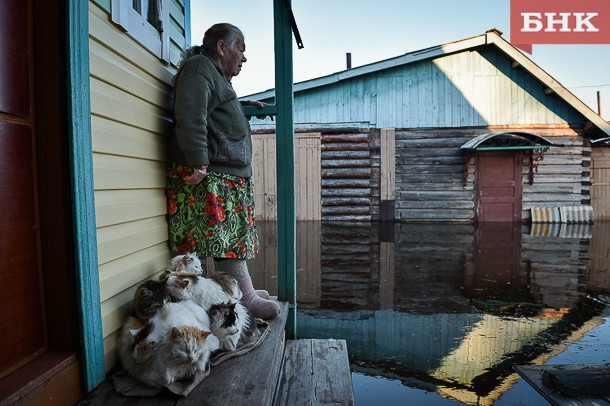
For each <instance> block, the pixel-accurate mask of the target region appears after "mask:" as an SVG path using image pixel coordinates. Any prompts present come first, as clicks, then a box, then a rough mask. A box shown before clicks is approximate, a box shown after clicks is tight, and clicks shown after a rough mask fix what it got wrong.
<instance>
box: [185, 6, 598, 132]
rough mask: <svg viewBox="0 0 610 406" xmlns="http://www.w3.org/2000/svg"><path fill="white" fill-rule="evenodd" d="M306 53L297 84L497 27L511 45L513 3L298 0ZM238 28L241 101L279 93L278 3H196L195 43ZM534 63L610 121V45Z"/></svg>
mask: <svg viewBox="0 0 610 406" xmlns="http://www.w3.org/2000/svg"><path fill="white" fill-rule="evenodd" d="M292 8H293V12H294V16H295V20H296V23H297V26H298V29H299V32H300V34H301V39H302V41H303V45H304V48H302V49H298V48H297V46H296V43H295V42H294V37H293V55H294V56H293V65H294V82H295V83H298V82H302V81H305V80H309V79H314V78H317V77H321V76H326V75H330V74H333V73H336V72H340V71H342V70H345V69H346V54H347V53H351V61H352V67H353V68H356V67H358V66H362V65H366V64H369V63H373V62H378V61H381V60H384V59H389V58H393V57H396V56H400V55H403V54H406V53H409V52H413V51H417V50H420V49H425V48H429V47H432V46H436V45H441V44H444V43H448V42H454V41H457V40H461V39H464V38H469V37H473V36H477V35H480V34H483V33H484V32H485V31H487V30H489V29H491V28H497V29H499V30H500V31H502V33H503V35H502V36H503V37H504V38H505V39H506V40H508V41H510V0H427V1H421V0H292ZM218 22H229V23H232V24H234V25H236V26H238V27H239V28H240V29H241V30H242V31H243V33H244V36H245V40H246V53H245V55H246V58H247V59H248V61H247V62H246V63H245V64H244V66H243V68H242V71H241V73H240V74H239V75H238V76H237V77H235V78H234V79H233V87H234V88H235V91H236V92H237V95H238V96H239V97H242V96H247V95H250V94H253V93H257V92H260V91H264V90H268V89H272V88H274V87H275V83H274V81H275V77H274V52H273V0H225V1H218V0H191V45H198V44H201V40H202V38H203V34H204V32H205V30H206V29H207V28H209V27H210V26H211V25H212V24H215V23H218ZM527 56H528V57H529V58H530V59H531V60H532V61H533V62H534V63H536V64H537V65H538V66H540V67H541V68H542V69H544V70H545V71H546V72H547V73H548V74H549V75H551V76H552V77H553V78H554V79H555V80H557V81H558V82H559V83H561V84H562V85H563V86H564V87H565V88H567V89H568V90H569V91H570V92H572V93H573V94H574V95H575V96H576V97H578V98H579V99H580V100H582V101H583V102H584V103H585V104H587V105H588V106H589V107H590V108H591V109H592V110H593V111H595V112H597V111H598V103H597V92H598V91H599V92H600V98H601V107H602V117H603V118H604V119H605V120H606V121H608V120H610V44H597V45H557V44H553V45H542V44H540V45H539V44H534V46H533V51H532V54H531V55H527Z"/></svg>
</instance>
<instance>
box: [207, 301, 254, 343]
mask: <svg viewBox="0 0 610 406" xmlns="http://www.w3.org/2000/svg"><path fill="white" fill-rule="evenodd" d="M208 315H209V316H210V331H211V332H212V333H213V334H214V335H215V336H216V337H218V340H219V341H220V349H222V350H224V351H233V350H235V349H236V348H237V347H238V346H239V344H241V343H245V342H248V341H249V339H250V338H252V336H253V335H254V332H255V331H256V322H255V320H254V317H252V315H251V314H250V312H248V309H246V308H245V307H244V306H243V305H241V304H239V303H235V302H233V303H217V304H213V305H212V306H210V308H209V310H208Z"/></svg>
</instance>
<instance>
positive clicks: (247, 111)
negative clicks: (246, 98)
mask: <svg viewBox="0 0 610 406" xmlns="http://www.w3.org/2000/svg"><path fill="white" fill-rule="evenodd" d="M243 109H244V115H245V116H246V117H248V118H250V117H254V116H276V115H277V106H276V105H274V104H269V105H267V106H265V107H263V108H260V109H259V108H258V107H256V106H244V107H243Z"/></svg>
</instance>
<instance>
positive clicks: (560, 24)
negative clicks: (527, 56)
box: [510, 0, 610, 53]
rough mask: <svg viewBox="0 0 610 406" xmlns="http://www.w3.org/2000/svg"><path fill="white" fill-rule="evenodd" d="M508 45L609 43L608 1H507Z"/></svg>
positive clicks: (609, 12) (523, 46)
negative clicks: (508, 9)
mask: <svg viewBox="0 0 610 406" xmlns="http://www.w3.org/2000/svg"><path fill="white" fill-rule="evenodd" d="M510 42H511V43H512V44H513V45H514V46H516V47H518V48H521V49H523V50H524V51H526V52H529V53H531V52H532V44H610V1H609V0H510Z"/></svg>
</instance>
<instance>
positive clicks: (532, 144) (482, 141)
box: [461, 131, 562, 151]
mask: <svg viewBox="0 0 610 406" xmlns="http://www.w3.org/2000/svg"><path fill="white" fill-rule="evenodd" d="M549 146H562V145H557V144H553V143H552V142H551V141H549V140H548V139H546V138H544V137H541V136H540V135H536V134H532V133H526V132H523V131H507V132H491V133H487V134H483V135H479V136H478V137H475V138H472V139H471V140H469V141H468V142H466V143H465V144H464V145H462V147H461V148H462V149H463V150H468V151H474V150H479V151H480V150H502V149H536V148H548V147H549Z"/></svg>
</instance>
